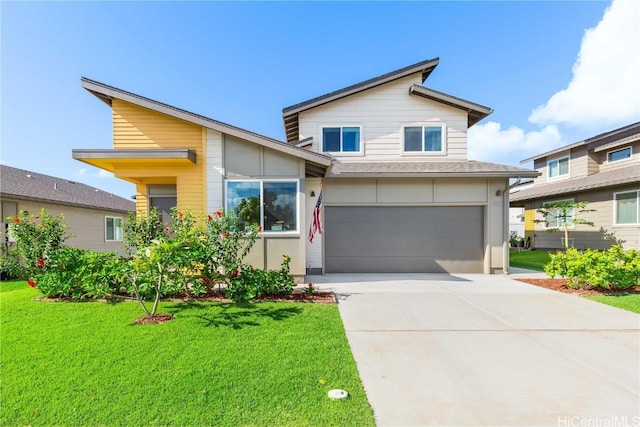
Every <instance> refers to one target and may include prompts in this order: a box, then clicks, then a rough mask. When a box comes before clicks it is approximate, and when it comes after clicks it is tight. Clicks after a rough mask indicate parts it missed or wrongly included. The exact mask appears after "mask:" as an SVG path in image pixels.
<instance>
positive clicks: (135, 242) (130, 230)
mask: <svg viewBox="0 0 640 427" xmlns="http://www.w3.org/2000/svg"><path fill="white" fill-rule="evenodd" d="M164 230H165V225H164V223H163V222H162V216H161V214H160V211H158V209H157V208H155V207H154V208H151V210H150V211H149V215H148V216H147V217H140V218H138V217H136V214H135V213H134V212H129V215H128V216H127V218H126V219H125V220H124V221H123V223H122V233H123V246H124V249H125V251H127V253H128V254H129V255H133V254H135V253H136V252H137V251H138V250H139V249H143V248H146V247H147V246H149V245H150V244H151V241H153V240H154V239H159V238H161V237H162V236H163V235H164Z"/></svg>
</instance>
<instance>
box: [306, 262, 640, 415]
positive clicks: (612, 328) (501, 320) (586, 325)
mask: <svg viewBox="0 0 640 427" xmlns="http://www.w3.org/2000/svg"><path fill="white" fill-rule="evenodd" d="M529 277H530V276H529ZM307 280H308V281H310V282H313V283H314V284H316V285H318V286H319V287H320V289H323V290H333V291H334V292H335V293H336V294H337V297H338V303H339V310H340V314H341V316H342V319H343V322H344V326H345V330H346V334H347V337H348V340H349V344H350V345H351V349H352V352H353V355H354V358H355V360H356V364H357V366H358V371H359V373H360V377H361V379H362V382H363V384H364V388H365V390H366V393H367V397H368V399H369V402H370V404H371V406H372V408H373V411H374V414H375V418H376V423H377V425H378V426H431V425H437V426H445V425H450V426H503V425H504V426H560V427H564V426H566V427H572V426H583V425H584V426H587V425H588V426H592V425H597V426H601V425H611V426H614V425H616V426H640V368H639V365H640V362H639V361H640V316H638V315H637V314H634V313H630V312H627V311H623V310H620V309H617V308H613V307H609V306H606V305H603V304H600V303H597V302H593V301H589V300H587V299H584V298H581V297H578V296H575V295H568V294H562V293H559V292H554V291H549V290H546V289H542V288H539V287H535V286H532V285H528V284H525V283H522V282H518V281H515V280H512V278H511V276H499V275H493V276H485V275H447V274H402V275H398V274H388V275H387V274H370V275H367V274H352V275H350V274H333V275H325V276H309V277H307Z"/></svg>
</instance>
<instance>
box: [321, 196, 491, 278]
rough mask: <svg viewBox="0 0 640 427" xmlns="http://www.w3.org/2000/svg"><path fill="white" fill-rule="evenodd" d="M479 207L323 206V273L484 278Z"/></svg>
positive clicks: (481, 221)
mask: <svg viewBox="0 0 640 427" xmlns="http://www.w3.org/2000/svg"><path fill="white" fill-rule="evenodd" d="M482 212H483V209H482V207H479V206H478V207H476V206H474V207H466V206H465V207H336V206H334V207H326V208H325V210H324V214H325V217H324V223H325V227H324V238H325V270H326V272H327V273H383V272H386V273H400V272H406V273H436V272H450V273H482V271H483V261H482V260H483V240H484V239H483V229H484V226H483V213H482Z"/></svg>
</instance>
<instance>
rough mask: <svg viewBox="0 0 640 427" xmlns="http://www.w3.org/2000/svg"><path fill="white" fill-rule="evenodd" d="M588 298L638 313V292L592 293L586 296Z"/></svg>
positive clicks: (639, 307)
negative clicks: (625, 293)
mask: <svg viewBox="0 0 640 427" xmlns="http://www.w3.org/2000/svg"><path fill="white" fill-rule="evenodd" d="M587 298H589V299H590V300H593V301H598V302H601V303H603V304H608V305H612V306H614V307H618V308H621V309H623V310H627V311H632V312H634V313H640V294H627V295H592V296H588V297H587Z"/></svg>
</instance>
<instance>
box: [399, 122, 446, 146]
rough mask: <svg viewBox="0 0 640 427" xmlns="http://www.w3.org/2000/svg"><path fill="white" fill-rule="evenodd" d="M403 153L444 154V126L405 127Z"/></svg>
mask: <svg viewBox="0 0 640 427" xmlns="http://www.w3.org/2000/svg"><path fill="white" fill-rule="evenodd" d="M404 151H405V152H409V153H416V152H417V153H444V126H442V125H428V126H406V127H405V128H404Z"/></svg>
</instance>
